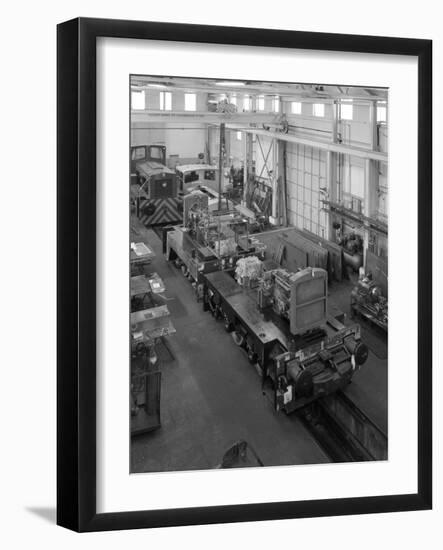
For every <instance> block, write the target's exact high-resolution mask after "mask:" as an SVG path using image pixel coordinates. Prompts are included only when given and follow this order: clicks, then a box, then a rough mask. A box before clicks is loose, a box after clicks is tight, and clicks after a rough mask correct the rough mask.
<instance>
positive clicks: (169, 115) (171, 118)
mask: <svg viewBox="0 0 443 550" xmlns="http://www.w3.org/2000/svg"><path fill="white" fill-rule="evenodd" d="M280 118H281V115H280V114H278V113H275V114H274V113H211V112H209V111H145V110H133V111H131V123H140V122H143V123H145V124H149V123H169V122H172V123H174V124H178V123H199V122H200V123H202V124H205V123H206V124H221V123H222V122H225V123H231V124H241V125H243V126H244V125H247V124H262V123H266V124H269V123H274V124H277V123H278V121H279V119H280Z"/></svg>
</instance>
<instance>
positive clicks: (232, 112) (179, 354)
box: [127, 72, 390, 474]
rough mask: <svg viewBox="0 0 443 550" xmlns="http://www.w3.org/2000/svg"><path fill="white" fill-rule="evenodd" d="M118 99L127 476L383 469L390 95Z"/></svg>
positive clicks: (174, 91) (237, 92) (184, 91)
mask: <svg viewBox="0 0 443 550" xmlns="http://www.w3.org/2000/svg"><path fill="white" fill-rule="evenodd" d="M349 76H350V77H351V76H352V75H349ZM128 92H129V94H128V95H129V103H130V109H129V110H130V113H129V120H130V127H129V129H128V130H129V132H130V150H129V151H128V155H129V156H128V158H129V162H128V182H129V187H128V195H127V196H128V208H129V209H130V243H129V256H130V260H129V264H130V265H129V272H130V319H128V330H129V331H130V373H129V374H130V376H129V380H130V388H129V404H130V426H129V430H130V434H129V435H130V437H129V440H130V472H131V473H132V474H138V473H144V472H174V471H175V472H179V471H182V472H183V471H190V470H210V469H220V468H261V467H270V466H274V467H275V466H296V465H303V464H304V465H308V464H312V465H313V464H325V463H344V462H357V463H358V462H367V461H385V460H388V458H389V453H388V449H389V446H388V370H389V366H388V318H389V316H388V291H389V287H388V253H389V245H388V242H389V239H388V234H389V231H388V230H389V215H388V212H389V151H388V137H389V98H390V95H389V89H388V88H381V87H376V86H372V87H371V86H368V87H362V86H357V85H353V84H352V80H351V81H348V82H346V83H343V84H336V83H328V82H316V83H307V82H273V81H251V80H229V79H212V78H197V77H193V76H192V75H190V76H189V77H184V76H180V77H175V76H166V75H152V74H149V73H148V72H147V74H131V75H130V79H129V90H128Z"/></svg>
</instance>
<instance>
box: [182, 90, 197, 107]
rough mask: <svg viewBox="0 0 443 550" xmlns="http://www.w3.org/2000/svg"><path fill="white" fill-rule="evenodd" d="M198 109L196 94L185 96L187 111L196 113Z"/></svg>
mask: <svg viewBox="0 0 443 550" xmlns="http://www.w3.org/2000/svg"><path fill="white" fill-rule="evenodd" d="M196 108H197V97H196V95H195V94H185V111H195V110H196Z"/></svg>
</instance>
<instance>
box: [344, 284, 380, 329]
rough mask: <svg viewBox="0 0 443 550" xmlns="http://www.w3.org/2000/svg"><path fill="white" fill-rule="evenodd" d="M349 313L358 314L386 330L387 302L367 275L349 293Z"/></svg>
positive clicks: (377, 286) (378, 287)
mask: <svg viewBox="0 0 443 550" xmlns="http://www.w3.org/2000/svg"><path fill="white" fill-rule="evenodd" d="M351 311H352V313H354V314H355V313H359V314H360V315H362V316H363V317H365V318H366V319H368V320H369V321H371V322H372V323H374V324H375V325H377V326H379V327H380V328H382V329H383V330H386V331H387V329H388V301H387V299H386V298H385V297H384V296H383V295H382V291H381V288H380V286H379V285H378V284H377V283H376V282H375V281H374V280H373V279H372V275H371V274H368V275H365V276H363V277H361V278H360V279H359V280H358V283H357V285H356V286H355V287H354V288H353V289H352V292H351Z"/></svg>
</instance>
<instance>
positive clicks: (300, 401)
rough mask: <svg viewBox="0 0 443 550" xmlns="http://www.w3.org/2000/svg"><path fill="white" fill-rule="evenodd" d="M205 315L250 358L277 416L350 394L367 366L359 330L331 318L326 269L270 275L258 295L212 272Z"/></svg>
mask: <svg viewBox="0 0 443 550" xmlns="http://www.w3.org/2000/svg"><path fill="white" fill-rule="evenodd" d="M203 308H204V310H208V311H211V312H212V314H213V316H214V317H215V318H217V319H221V320H223V322H224V325H225V328H226V330H227V331H228V332H230V333H231V334H232V338H233V340H234V342H235V343H236V344H237V345H238V346H240V347H242V348H243V349H244V350H245V351H246V352H247V355H248V359H249V361H250V362H251V363H253V364H255V365H256V368H257V369H258V371H259V372H260V374H261V376H262V381H263V387H265V386H266V385H270V387H271V393H272V395H273V399H274V406H275V409H276V410H283V411H285V412H286V413H291V412H292V411H294V410H297V409H300V408H301V407H304V406H305V405H306V404H308V403H310V402H312V401H315V400H316V399H318V398H320V397H323V396H326V395H329V394H332V393H335V392H336V391H337V390H340V389H343V388H344V387H345V386H346V385H347V384H348V383H349V382H350V381H351V379H352V377H353V374H354V372H355V370H356V369H357V368H359V367H360V365H363V364H364V363H365V361H366V359H367V355H368V349H367V347H366V345H365V344H364V343H362V342H361V338H360V327H359V326H358V325H352V326H344V325H343V324H342V322H341V321H340V320H339V318H338V316H337V317H331V316H330V315H328V309H327V272H326V271H325V270H323V269H320V268H306V269H303V270H300V271H298V272H297V273H290V272H288V271H286V270H284V269H281V268H278V269H274V270H270V271H266V270H264V274H263V277H262V278H261V279H260V281H259V285H258V287H257V288H245V287H244V286H241V285H239V284H238V282H236V280H235V279H234V277H233V276H232V273H230V272H227V271H216V272H213V273H205V274H204V275H203ZM340 318H341V317H340Z"/></svg>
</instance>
